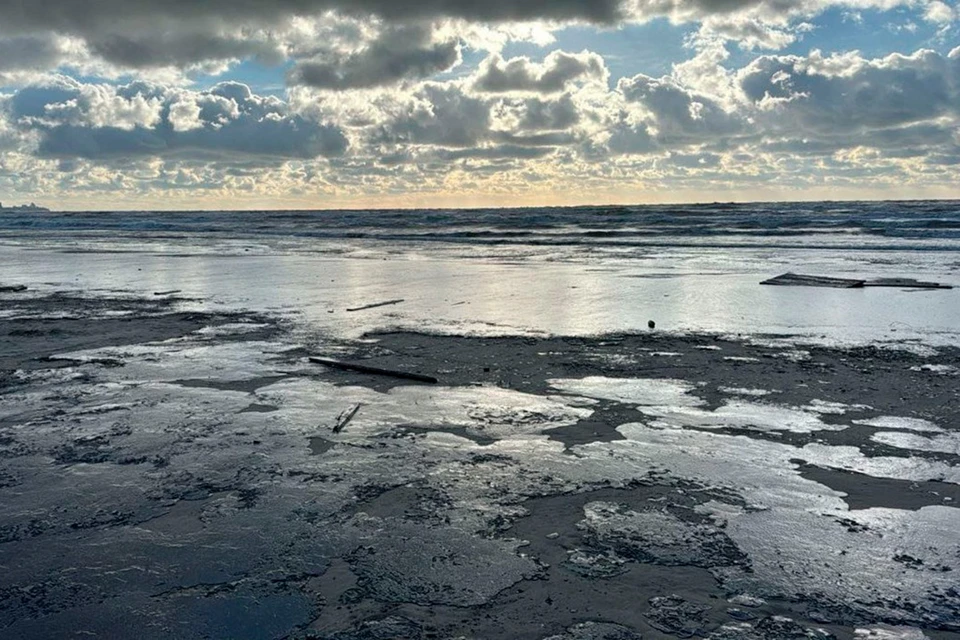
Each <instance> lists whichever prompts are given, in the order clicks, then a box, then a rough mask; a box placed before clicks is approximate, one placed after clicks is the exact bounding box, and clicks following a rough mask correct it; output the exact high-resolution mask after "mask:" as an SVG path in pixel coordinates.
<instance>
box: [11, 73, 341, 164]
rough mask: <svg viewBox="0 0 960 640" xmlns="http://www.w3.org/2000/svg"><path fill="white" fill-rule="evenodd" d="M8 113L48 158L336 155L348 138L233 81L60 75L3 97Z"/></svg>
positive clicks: (230, 159)
mask: <svg viewBox="0 0 960 640" xmlns="http://www.w3.org/2000/svg"><path fill="white" fill-rule="evenodd" d="M6 111H7V113H8V118H9V119H10V121H12V122H13V124H14V125H15V126H16V127H18V128H19V129H20V131H21V132H24V133H29V134H32V135H33V136H35V137H36V140H37V154H38V155H39V156H41V157H50V158H87V159H92V160H103V161H116V160H117V159H122V158H142V157H177V158H184V159H209V158H218V159H220V160H222V161H224V162H240V161H251V160H255V161H259V162H269V161H280V160H284V159H291V158H302V159H310V158H315V157H319V156H337V155H341V154H343V153H344V152H345V151H346V148H347V139H346V137H345V135H344V134H343V132H342V131H341V130H340V129H339V128H338V127H336V126H333V125H326V124H321V123H318V122H316V121H311V120H307V119H305V118H303V117H301V116H299V115H296V114H293V113H291V112H290V110H289V108H288V105H287V104H286V103H284V102H283V101H281V100H279V99H277V98H273V97H262V96H257V95H254V94H253V93H252V92H251V91H250V89H249V88H248V87H246V86H245V85H242V84H239V83H222V84H220V85H217V86H215V87H213V88H211V89H210V90H208V91H199V92H198V91H187V90H182V89H171V88H165V87H160V86H155V85H149V84H146V83H132V84H129V85H125V86H121V87H114V86H111V85H101V84H82V83H78V82H76V81H72V80H68V79H60V80H59V81H58V82H56V83H53V84H51V85H49V86H36V87H27V88H24V89H22V90H20V91H18V92H17V93H16V94H14V95H13V97H12V98H10V99H9V101H8V104H7V106H6Z"/></svg>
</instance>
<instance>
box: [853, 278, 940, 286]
mask: <svg viewBox="0 0 960 640" xmlns="http://www.w3.org/2000/svg"><path fill="white" fill-rule="evenodd" d="M863 286H865V287H909V288H911V289H953V287H951V286H950V285H948V284H940V283H939V282H926V281H924V280H914V279H913V278H877V279H875V280H867V281H866V282H864V283H863Z"/></svg>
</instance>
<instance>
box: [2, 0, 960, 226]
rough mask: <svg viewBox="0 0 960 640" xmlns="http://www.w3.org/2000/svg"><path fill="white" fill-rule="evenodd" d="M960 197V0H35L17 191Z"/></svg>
mask: <svg viewBox="0 0 960 640" xmlns="http://www.w3.org/2000/svg"><path fill="white" fill-rule="evenodd" d="M887 198H894V199H896V198H960V8H958V5H957V0H525V1H523V0H205V1H204V2H196V1H194V0H87V1H84V2H77V1H76V0H11V1H5V2H2V3H0V202H3V203H5V204H16V203H20V202H28V201H35V202H37V203H38V204H43V205H45V206H48V207H51V208H56V209H110V210H125V209H126V210H129V209H157V210H167V209H289V208H318V209H326V208H363V207H476V206H536V205H578V204H603V203H646V202H710V201H732V200H807V199H887Z"/></svg>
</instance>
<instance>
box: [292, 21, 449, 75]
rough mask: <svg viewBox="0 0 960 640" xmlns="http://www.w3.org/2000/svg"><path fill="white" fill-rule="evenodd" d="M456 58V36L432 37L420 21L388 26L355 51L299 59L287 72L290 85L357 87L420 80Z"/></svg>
mask: <svg viewBox="0 0 960 640" xmlns="http://www.w3.org/2000/svg"><path fill="white" fill-rule="evenodd" d="M459 62H460V43H459V41H458V40H457V39H456V38H449V39H446V40H441V41H438V42H435V41H433V32H432V30H431V29H429V28H427V27H425V26H423V25H401V26H396V27H388V28H387V29H385V30H384V31H383V32H381V33H380V34H379V35H378V37H377V38H376V40H374V41H373V42H371V43H369V44H367V45H366V46H364V47H363V48H362V49H360V50H359V51H355V52H350V53H343V52H340V51H336V50H327V51H324V52H322V53H320V54H317V55H315V57H314V58H313V59H311V60H307V61H303V62H300V63H298V64H297V65H296V67H294V68H293V69H292V70H291V72H290V73H289V74H288V81H289V82H290V84H293V85H306V86H309V87H314V88H318V89H335V90H343V89H358V88H369V87H377V86H384V85H390V84H395V83H398V82H400V81H403V80H421V79H424V78H429V77H431V76H433V75H435V74H437V73H440V72H442V71H447V70H449V69H450V68H451V67H453V66H455V65H457V64H458V63H459Z"/></svg>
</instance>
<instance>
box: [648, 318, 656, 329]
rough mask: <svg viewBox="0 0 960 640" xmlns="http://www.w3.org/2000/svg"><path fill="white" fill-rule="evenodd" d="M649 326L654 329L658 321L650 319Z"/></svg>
mask: <svg viewBox="0 0 960 640" xmlns="http://www.w3.org/2000/svg"><path fill="white" fill-rule="evenodd" d="M647 326H648V327H650V328H651V329H653V328H654V327H655V326H657V323H656V322H654V321H653V320H648V321H647Z"/></svg>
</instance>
